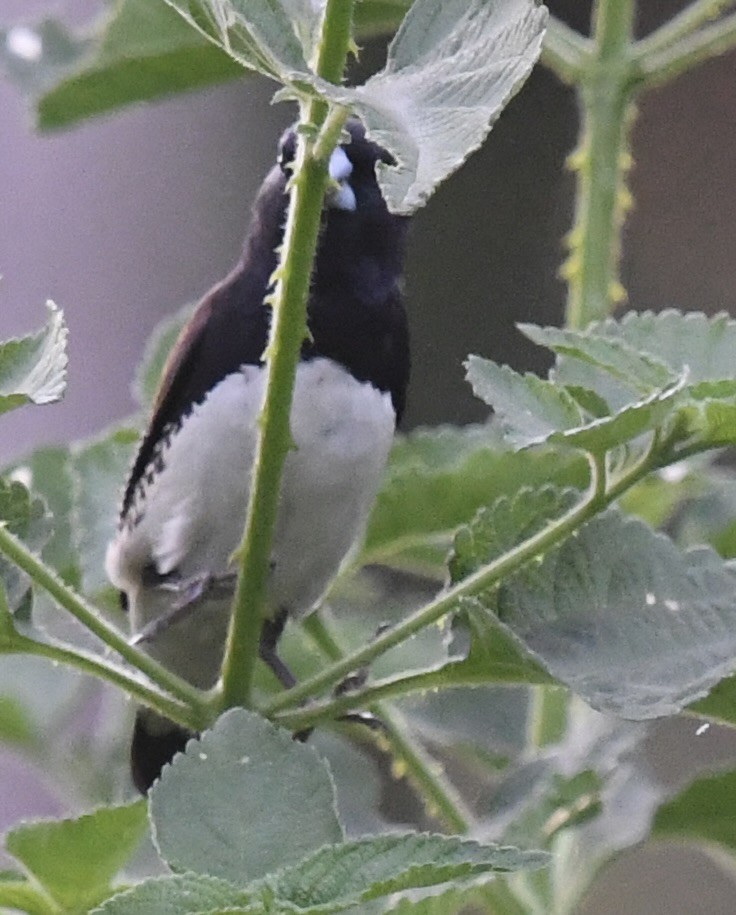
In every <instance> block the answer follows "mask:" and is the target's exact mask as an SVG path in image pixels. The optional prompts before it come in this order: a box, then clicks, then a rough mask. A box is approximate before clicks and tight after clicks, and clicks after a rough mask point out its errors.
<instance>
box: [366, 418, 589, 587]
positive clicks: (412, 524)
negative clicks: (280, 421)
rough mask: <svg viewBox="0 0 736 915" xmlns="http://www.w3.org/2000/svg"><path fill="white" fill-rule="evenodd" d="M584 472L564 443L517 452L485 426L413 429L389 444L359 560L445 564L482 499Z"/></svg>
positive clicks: (565, 482)
mask: <svg viewBox="0 0 736 915" xmlns="http://www.w3.org/2000/svg"><path fill="white" fill-rule="evenodd" d="M587 473H588V469H587V464H586V462H585V460H584V459H583V458H582V457H580V456H578V455H576V454H575V453H574V452H572V451H570V450H569V449H564V450H560V451H553V450H552V449H546V450H539V451H535V452H524V453H521V454H514V453H513V452H512V451H510V450H509V449H508V447H507V446H504V445H502V444H500V442H499V441H498V437H497V436H495V435H494V434H493V432H492V430H490V429H489V428H488V426H466V427H465V428H462V429H458V428H451V427H443V428H439V429H431V430H417V431H415V432H412V433H410V434H409V435H407V436H404V437H401V438H399V439H398V440H397V442H396V444H395V445H394V448H393V451H392V453H391V459H390V462H389V467H388V470H387V472H386V476H385V479H384V483H383V486H382V488H381V491H380V493H379V494H378V498H377V499H376V503H375V505H374V507H373V512H372V514H371V518H370V522H369V525H368V531H367V534H366V539H365V543H364V546H363V551H362V553H361V554H360V556H359V558H358V560H359V562H360V563H361V564H366V563H376V562H378V563H386V564H390V565H398V566H402V565H405V566H407V567H408V568H418V569H420V570H421V566H422V563H427V562H428V561H431V562H432V563H433V564H435V565H438V564H442V565H444V561H445V557H446V555H447V550H448V549H449V547H450V545H451V542H452V537H453V535H454V533H455V531H456V530H457V527H458V525H460V524H462V523H463V522H467V521H469V520H470V519H471V518H472V517H473V515H474V514H475V512H476V511H477V510H478V509H479V508H480V507H481V506H483V505H488V504H490V503H491V502H493V501H494V500H495V499H497V498H498V497H499V496H500V495H502V494H504V493H506V494H513V493H514V492H516V491H517V490H518V489H520V488H521V486H522V485H532V486H533V485H542V484H543V483H545V482H554V483H555V484H556V485H558V486H560V487H565V486H577V487H579V488H582V487H583V486H584V485H585V483H586V480H587Z"/></svg>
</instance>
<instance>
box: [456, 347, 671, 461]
mask: <svg viewBox="0 0 736 915" xmlns="http://www.w3.org/2000/svg"><path fill="white" fill-rule="evenodd" d="M466 364H467V366H468V373H467V378H468V381H470V383H471V385H472V386H473V392H474V393H475V394H476V396H478V397H480V398H481V399H482V400H484V401H485V402H486V403H487V404H489V405H490V406H492V407H493V409H494V413H495V415H496V418H497V420H498V422H499V424H500V426H501V428H502V429H503V432H504V436H505V438H506V439H507V440H508V441H509V442H510V443H511V444H513V445H515V446H516V447H517V448H527V447H529V446H530V445H537V444H541V443H544V442H552V443H555V444H568V445H571V446H573V447H576V448H582V449H584V450H586V451H589V452H591V453H594V454H605V453H606V452H607V451H609V450H610V449H611V448H614V447H616V446H617V445H621V444H624V443H626V442H627V441H630V440H631V439H634V438H637V437H638V436H639V435H641V434H643V433H644V432H647V431H650V430H651V429H654V428H656V427H657V426H660V425H661V424H662V423H663V422H664V421H665V420H666V419H667V417H668V416H669V415H670V414H672V413H673V412H674V411H675V410H676V408H677V406H678V402H679V401H678V395H679V394H680V392H681V391H682V390H683V388H684V386H685V376H683V377H682V378H680V379H676V380H675V381H673V382H672V383H671V384H669V386H668V387H665V388H657V389H656V390H654V391H652V392H651V393H649V394H648V395H647V396H646V397H645V398H644V399H643V400H631V401H630V402H628V403H627V404H626V405H624V406H621V407H620V408H619V409H618V410H617V411H615V412H612V411H608V415H601V413H602V412H603V410H604V409H605V403H604V402H603V401H602V399H601V397H600V395H599V394H598V393H596V392H594V391H591V390H588V389H587V388H581V387H573V388H571V389H569V390H568V389H567V388H566V387H564V386H562V385H559V384H556V383H555V382H554V381H545V380H543V379H541V378H538V377H537V376H536V375H532V374H525V375H520V374H518V373H517V372H514V371H513V370H512V369H511V368H509V367H508V366H505V365H504V366H500V365H497V364H496V363H495V362H491V361H490V360H488V359H481V358H480V357H478V356H471V357H469V359H468V361H467V363H466ZM665 371H666V370H665ZM652 374H653V373H652ZM642 386H643V382H642ZM602 387H603V388H605V385H604V386H602ZM584 405H592V406H593V407H594V408H595V413H594V414H591V413H587V411H585V409H584Z"/></svg>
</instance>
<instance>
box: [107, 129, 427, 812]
mask: <svg viewBox="0 0 736 915" xmlns="http://www.w3.org/2000/svg"><path fill="white" fill-rule="evenodd" d="M296 146H297V132H296V129H295V128H293V127H292V128H290V129H289V130H287V131H286V133H285V134H284V135H283V136H282V138H281V141H280V143H279V150H278V157H277V161H276V164H275V165H274V166H273V168H272V169H271V170H270V171H269V172H268V174H267V176H266V178H265V180H264V181H263V184H262V185H261V188H260V190H259V192H258V194H257V196H256V199H255V202H254V204H253V211H252V217H251V222H250V227H249V229H248V231H247V233H246V237H245V242H244V245H243V249H242V255H241V257H240V259H239V260H238V261H237V263H236V265H235V267H234V268H233V269H232V270H231V272H230V273H229V274H228V275H227V276H226V277H225V278H224V279H223V280H222V281H221V282H219V283H217V284H216V285H215V286H214V287H213V288H212V289H211V290H210V291H209V292H208V293H207V294H206V295H205V296H204V297H203V298H202V300H201V301H200V303H199V304H198V306H197V307H196V309H195V310H194V312H193V314H192V316H191V318H190V319H189V321H188V322H187V323H186V324H185V326H184V327H183V329H182V331H181V333H180V334H179V337H178V339H177V341H176V343H175V344H174V346H173V348H172V351H171V353H170V355H169V358H168V361H167V362H166V364H165V366H164V369H163V372H162V377H161V381H160V384H159V389H158V393H157V396H156V398H155V400H154V405H153V409H152V413H151V417H150V420H149V422H148V426H147V428H146V430H145V432H144V434H143V436H142V439H141V442H140V445H139V447H138V451H137V453H136V456H135V458H134V461H133V465H132V469H131V471H130V475H129V477H128V480H127V483H126V485H125V488H124V494H123V498H122V506H121V509H120V513H119V520H118V525H117V529H116V532H115V535H114V538H113V539H112V540H111V542H110V543H109V545H108V548H107V553H106V560H105V566H106V571H107V574H108V577H109V579H110V581H111V582H112V584H113V585H114V586H115V587H116V588H117V589H118V590H119V592H120V596H121V604H122V606H123V608H124V609H126V610H127V612H128V615H129V619H130V630H131V633H132V638H133V640H134V642H135V643H136V644H138V645H139V647H140V648H141V649H142V650H144V651H145V652H146V653H148V654H149V655H150V656H151V657H153V658H155V659H156V660H158V661H159V662H160V663H162V664H163V665H165V666H166V667H167V668H168V669H170V670H171V671H173V672H174V673H176V674H178V675H179V676H181V677H183V678H185V679H186V680H187V681H188V682H190V683H191V684H193V685H194V686H197V687H200V688H202V689H209V688H211V687H212V686H214V685H215V683H216V682H217V679H218V676H219V673H220V666H221V662H222V657H223V652H224V643H225V639H226V635H227V629H228V623H229V618H230V605H231V602H232V593H233V588H232V587H230V588H228V587H221V586H219V585H220V584H221V583H222V582H227V581H228V579H230V580H231V581H232V579H233V578H234V575H235V571H236V570H235V569H234V568H233V565H232V555H233V551H234V550H235V549H236V547H237V546H238V544H239V542H240V539H241V536H242V532H243V527H244V523H245V517H246V511H247V506H248V500H249V496H250V484H251V471H252V466H253V461H254V455H255V450H256V445H257V436H258V429H259V424H258V417H259V411H260V407H261V404H262V401H263V395H264V385H265V378H266V368H265V365H264V353H265V350H266V347H267V343H268V335H269V326H270V321H271V315H272V308H271V305H270V304H269V302H268V301H267V299H268V296H269V294H270V293H271V292H272V291H273V284H274V280H273V277H274V271H275V270H276V268H277V265H278V257H279V254H278V252H279V249H280V247H281V245H282V242H283V237H284V224H285V219H286V213H287V206H288V201H289V194H290V187H289V181H290V176H291V172H292V169H293V162H294V158H295V154H296ZM378 163H385V164H386V165H389V166H393V165H395V164H396V163H395V161H394V159H393V157H392V156H391V155H390V154H389V153H388V152H387V151H386V150H385V149H383V148H382V147H381V146H379V145H378V144H376V143H375V142H373V141H372V140H371V139H370V138H369V137H368V136H367V135H366V132H365V129H364V127H363V126H362V124H361V123H360V121H359V120H357V119H356V118H351V119H349V120H348V121H347V123H346V127H345V130H344V131H343V135H342V138H341V142H340V143H339V145H337V146H336V147H335V150H334V152H333V153H332V155H331V157H330V160H329V186H328V191H327V193H326V196H325V204H324V207H323V211H322V215H321V224H320V232H319V237H318V243H317V250H316V254H315V260H314V266H313V270H312V276H311V282H310V291H309V296H308V302H307V328H308V334H307V336H306V338H305V340H304V341H303V345H302V347H301V352H300V356H299V362H298V364H297V368H296V380H295V386H294V394H293V402H292V409H291V414H290V427H291V436H292V439H293V445H294V447H293V449H292V450H291V451H290V452H289V454H288V456H287V458H286V461H285V466H284V471H283V477H282V482H281V490H280V494H279V504H278V512H277V519H276V527H275V533H274V540H273V547H272V553H271V563H270V569H269V579H268V610H267V614H266V615H265V617H264V622H263V629H262V633H261V640H260V656H261V658H262V659H263V660H264V661H265V662H266V663H268V664H269V666H270V667H271V668H272V670H273V671H274V673H275V674H276V675H277V676H278V677H279V679H280V680H281V682H282V683H283V684H284V685H286V686H289V685H292V684H293V682H294V679H293V677H292V676H291V674H290V672H289V670H288V668H286V666H285V665H284V664H283V663H282V662H281V661H280V659H279V657H278V654H277V652H276V646H277V643H278V639H279V637H280V635H281V633H282V631H283V629H284V627H285V625H286V622H287V620H288V619H289V618H299V617H302V616H304V615H306V614H308V613H310V612H312V611H313V610H314V609H315V608H316V607H317V605H318V604H319V602H320V600H321V598H322V597H323V596H324V595H325V592H326V591H327V589H328V587H329V585H330V583H331V582H332V580H333V579H334V577H335V575H336V574H337V573H338V571H339V569H340V567H341V565H342V564H343V563H345V562H346V561H347V558H348V557H349V554H350V552H351V550H352V549H354V548H355V547H356V544H358V543H359V541H360V538H361V536H362V534H363V532H364V530H365V526H366V524H367V520H368V516H369V513H370V510H371V507H372V504H373V502H374V500H375V497H376V494H377V491H378V489H379V485H380V482H381V478H382V476H383V473H384V470H385V467H386V464H387V461H388V456H389V452H390V449H391V445H392V441H393V437H394V432H395V429H396V426H397V424H398V422H399V421H400V419H401V417H402V414H403V412H404V408H405V402H406V393H407V385H408V381H409V371H410V349H409V331H408V320H407V314H406V309H405V304H404V292H403V285H404V279H403V277H404V262H405V253H406V239H407V229H408V222H409V217H407V216H404V215H398V214H394V213H391V212H390V211H389V209H388V207H387V205H386V202H385V201H384V199H383V197H382V195H381V191H380V188H379V185H378V181H377V177H376V166H377V164H378ZM245 584H246V586H247V582H246V583H245ZM192 736H194V735H193V734H192V732H190V731H187V730H186V729H184V728H182V727H180V726H179V725H177V724H175V723H173V722H172V721H170V720H168V719H166V718H164V717H162V716H161V715H159V714H157V713H155V712H154V711H152V710H150V709H146V708H144V707H139V709H138V710H137V712H136V718H135V724H134V730H133V737H132V744H131V751H130V764H131V773H132V777H133V782H134V784H135V786H136V787H137V788H138V790H139V791H140V792H141V793H143V794H145V793H146V792H147V791H148V789H149V788H150V787H151V785H152V784H153V782H154V781H155V780H156V779H157V778H158V777H159V775H160V773H161V770H162V768H163V767H164V765H166V764H167V763H168V762H170V761H171V760H172V759H173V757H174V755H175V754H176V753H178V752H180V751H182V750H183V749H184V747H185V745H186V742H187V740H188V739H190V738H191V737H192Z"/></svg>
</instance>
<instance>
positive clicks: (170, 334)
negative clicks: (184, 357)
mask: <svg viewBox="0 0 736 915" xmlns="http://www.w3.org/2000/svg"><path fill="white" fill-rule="evenodd" d="M193 311H194V304H192V303H189V304H187V305H184V306H183V308H180V309H179V310H178V311H177V312H176V313H175V314H173V315H170V316H169V317H167V318H164V319H163V321H159V323H158V324H157V325H156V327H155V328H154V329H153V333H152V334H151V336H150V337H149V338H148V341H147V343H146V348H145V351H144V353H143V359H142V360H141V363H140V365H139V366H138V369H137V370H136V373H135V380H134V382H133V396H134V397H135V399H136V400H137V401H138V403H139V404H140V406H141V407H143V408H144V409H145V410H150V409H151V408H152V406H153V401H154V399H155V397H156V392H157V391H158V385H159V381H160V380H161V375H162V374H163V370H164V366H165V365H166V360H167V359H168V356H169V353H170V352H171V348H172V347H173V345H174V343H175V342H176V338H177V337H178V336H179V332H180V331H181V329H182V328H183V327H184V325H185V324H186V322H187V321H188V320H189V318H190V317H191V316H192V312H193Z"/></svg>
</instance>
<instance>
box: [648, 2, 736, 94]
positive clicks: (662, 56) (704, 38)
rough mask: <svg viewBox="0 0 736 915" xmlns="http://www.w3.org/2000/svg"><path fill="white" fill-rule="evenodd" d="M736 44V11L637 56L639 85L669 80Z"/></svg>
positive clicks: (661, 82)
mask: <svg viewBox="0 0 736 915" xmlns="http://www.w3.org/2000/svg"><path fill="white" fill-rule="evenodd" d="M734 47H736V13H733V14H732V15H731V16H727V17H726V18H725V19H721V20H720V21H719V22H717V23H714V24H713V25H711V26H709V27H708V28H704V29H700V31H698V32H694V33H693V34H691V35H687V36H686V37H685V38H683V39H682V40H681V41H679V42H677V43H676V44H673V45H670V46H668V47H665V48H663V49H662V50H661V51H659V52H658V53H648V54H646V55H641V57H637V60H636V64H637V67H638V72H639V77H640V79H641V85H642V86H645V87H647V88H650V87H652V86H657V85H661V84H663V83H666V82H669V81H670V80H672V79H674V78H675V77H677V76H679V75H680V74H681V73H684V72H685V71H686V70H690V69H692V67H695V66H697V65H698V64H700V63H703V62H705V61H706V60H709V59H710V58H712V57H718V56H719V55H720V54H724V53H725V52H726V51H730V50H731V49H732V48H734Z"/></svg>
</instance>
